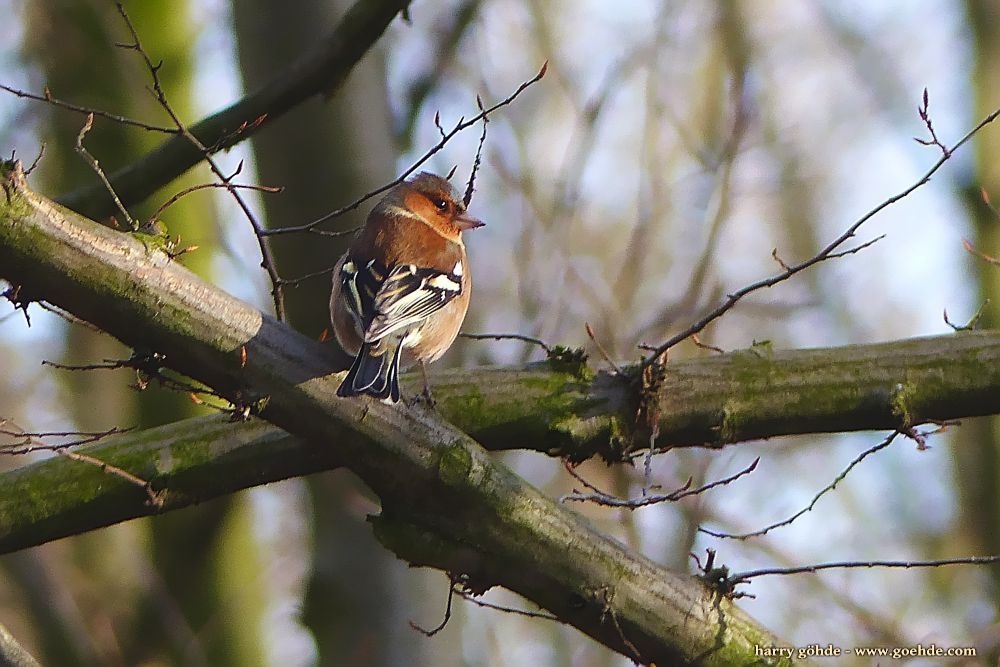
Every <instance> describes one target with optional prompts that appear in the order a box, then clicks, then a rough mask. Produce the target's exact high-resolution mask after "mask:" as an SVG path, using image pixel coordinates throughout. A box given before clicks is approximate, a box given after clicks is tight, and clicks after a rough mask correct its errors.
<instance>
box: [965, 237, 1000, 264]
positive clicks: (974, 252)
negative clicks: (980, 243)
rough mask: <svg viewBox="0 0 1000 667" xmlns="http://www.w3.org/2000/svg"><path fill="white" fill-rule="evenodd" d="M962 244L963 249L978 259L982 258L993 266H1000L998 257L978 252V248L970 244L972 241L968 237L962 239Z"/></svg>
mask: <svg viewBox="0 0 1000 667" xmlns="http://www.w3.org/2000/svg"><path fill="white" fill-rule="evenodd" d="M962 245H963V246H964V247H965V251H966V252H967V253H969V254H970V255H974V256H976V257H978V258H979V259H982V260H984V261H986V262H988V263H990V264H993V265H995V266H1000V259H997V258H996V257H993V256H991V255H987V254H986V253H984V252H980V251H979V250H977V249H976V246H974V245H972V243H971V242H970V241H969V240H968V239H962Z"/></svg>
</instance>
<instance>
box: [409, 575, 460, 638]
mask: <svg viewBox="0 0 1000 667" xmlns="http://www.w3.org/2000/svg"><path fill="white" fill-rule="evenodd" d="M455 582H456V579H455V577H454V576H453V575H452V574H451V573H449V574H448V604H447V606H445V608H444V618H443V619H442V620H441V623H439V624H438V625H437V627H435V628H432V629H430V630H426V629H424V628H423V627H421V626H419V625H417V624H416V623H415V622H414V621H410V627H411V628H413V629H414V630H416V631H417V632H419V633H420V634H422V635H424V636H425V637H433V636H434V635H436V634H437V633H439V632H441V631H442V630H444V626H446V625H448V621H450V620H451V602H452V600H453V599H454V597H455V592H456V591H455Z"/></svg>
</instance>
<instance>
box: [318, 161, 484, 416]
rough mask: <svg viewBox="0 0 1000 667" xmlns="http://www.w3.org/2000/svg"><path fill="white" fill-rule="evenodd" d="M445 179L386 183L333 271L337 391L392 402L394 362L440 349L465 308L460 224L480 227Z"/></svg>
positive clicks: (430, 357)
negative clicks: (339, 362)
mask: <svg viewBox="0 0 1000 667" xmlns="http://www.w3.org/2000/svg"><path fill="white" fill-rule="evenodd" d="M484 224H485V223H483V222H482V221H481V220H479V219H478V218H475V217H472V216H471V215H469V213H468V212H467V211H466V205H465V204H464V203H463V202H462V200H461V199H460V198H459V196H458V194H457V193H456V191H455V189H454V188H453V187H452V186H451V184H450V183H449V182H448V181H447V180H446V179H444V178H442V177H440V176H437V175H435V174H431V173H428V172H421V173H419V174H417V175H416V176H414V177H412V178H411V179H409V180H405V181H402V182H401V183H399V184H398V185H396V186H394V187H393V188H392V189H390V190H389V191H388V192H387V193H386V194H385V196H384V197H382V199H381V200H379V202H378V203H377V204H376V205H375V206H374V208H372V211H371V213H370V214H369V215H368V219H367V221H366V222H365V225H364V226H363V227H362V228H361V229H360V230H359V231H358V233H357V235H356V236H355V238H354V239H353V241H352V242H351V244H350V246H349V247H348V250H347V252H346V253H344V255H343V256H342V257H341V258H340V259H339V260H338V262H337V264H336V266H335V267H334V269H333V289H332V291H331V294H330V320H331V323H332V325H333V332H334V335H335V336H336V338H337V342H339V343H340V346H341V347H342V348H344V350H345V351H346V352H347V353H348V354H351V355H353V356H354V362H353V363H352V364H351V368H350V370H349V371H348V373H347V377H346V378H345V379H344V380H343V382H342V383H341V384H340V387H339V388H338V389H337V395H338V396H341V397H350V396H358V395H362V394H367V395H369V396H373V397H375V398H377V399H380V400H382V401H384V402H386V403H396V402H398V401H399V400H400V390H399V370H400V368H401V367H404V368H405V367H409V366H411V365H412V364H413V363H414V362H419V363H420V368H421V371H422V372H423V378H424V397H425V398H426V399H427V401H428V403H430V404H432V405H433V399H432V397H431V392H430V385H429V383H428V381H427V372H426V364H428V363H431V362H433V361H435V360H437V359H438V358H440V357H441V355H443V354H444V353H445V352H446V351H447V350H448V348H449V347H451V344H452V343H453V342H454V341H455V337H456V336H457V335H458V330H459V328H460V327H461V326H462V321H463V320H464V319H465V313H466V311H467V310H468V308H469V296H470V293H471V290H472V276H471V275H470V273H469V261H468V256H467V254H466V251H465V244H464V243H463V242H462V232H465V231H468V230H470V229H476V228H478V227H482V226H483V225H484Z"/></svg>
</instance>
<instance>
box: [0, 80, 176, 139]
mask: <svg viewBox="0 0 1000 667" xmlns="http://www.w3.org/2000/svg"><path fill="white" fill-rule="evenodd" d="M0 90H6V91H7V92H8V93H11V94H13V95H17V96H18V97H23V98H26V99H29V100H35V101H38V102H45V103H46V104H51V105H52V106H55V107H61V108H63V109H68V110H69V111H75V112H76V113H82V114H85V115H90V116H99V117H101V118H107V119H108V120H111V121H114V122H116V123H120V124H121V125H131V126H132V127H139V128H142V129H143V130H149V131H150V132H161V133H163V134H177V132H178V130H177V129H176V128H173V127H161V126H159V125H150V124H149V123H144V122H142V121H139V120H135V119H133V118H126V117H125V116H119V115H118V114H113V113H109V112H107V111H102V110H101V109H92V108H90V107H84V106H80V105H78V104H73V103H71V102H66V101H63V100H60V99H56V98H55V97H53V96H52V93H50V92H49V89H48V88H47V87H46V89H45V94H44V95H35V94H33V93H27V92H25V91H23V90H18V89H17V88H12V87H10V86H5V85H4V84H2V83H0Z"/></svg>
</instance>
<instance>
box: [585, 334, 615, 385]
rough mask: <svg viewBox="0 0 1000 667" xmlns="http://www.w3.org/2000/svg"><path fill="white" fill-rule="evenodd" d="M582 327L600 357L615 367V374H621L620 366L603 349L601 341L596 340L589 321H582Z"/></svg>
mask: <svg viewBox="0 0 1000 667" xmlns="http://www.w3.org/2000/svg"><path fill="white" fill-rule="evenodd" d="M583 328H584V329H586V331H587V336H589V337H590V340H591V341H593V343H594V345H596V346H597V351H598V352H600V353H601V357H603V358H604V361H606V362H608V365H610V366H611V368H613V369H615V373H616V374H618V375H622V369H621V367H620V366H619V365H618V364H616V363H615V362H614V361H613V360H612V359H611V355H609V354H608V351H607V350H605V349H604V346H603V345H601V341H599V340H597V335H596V334H595V333H594V328H593V327H592V326H590V322H584V323H583Z"/></svg>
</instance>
